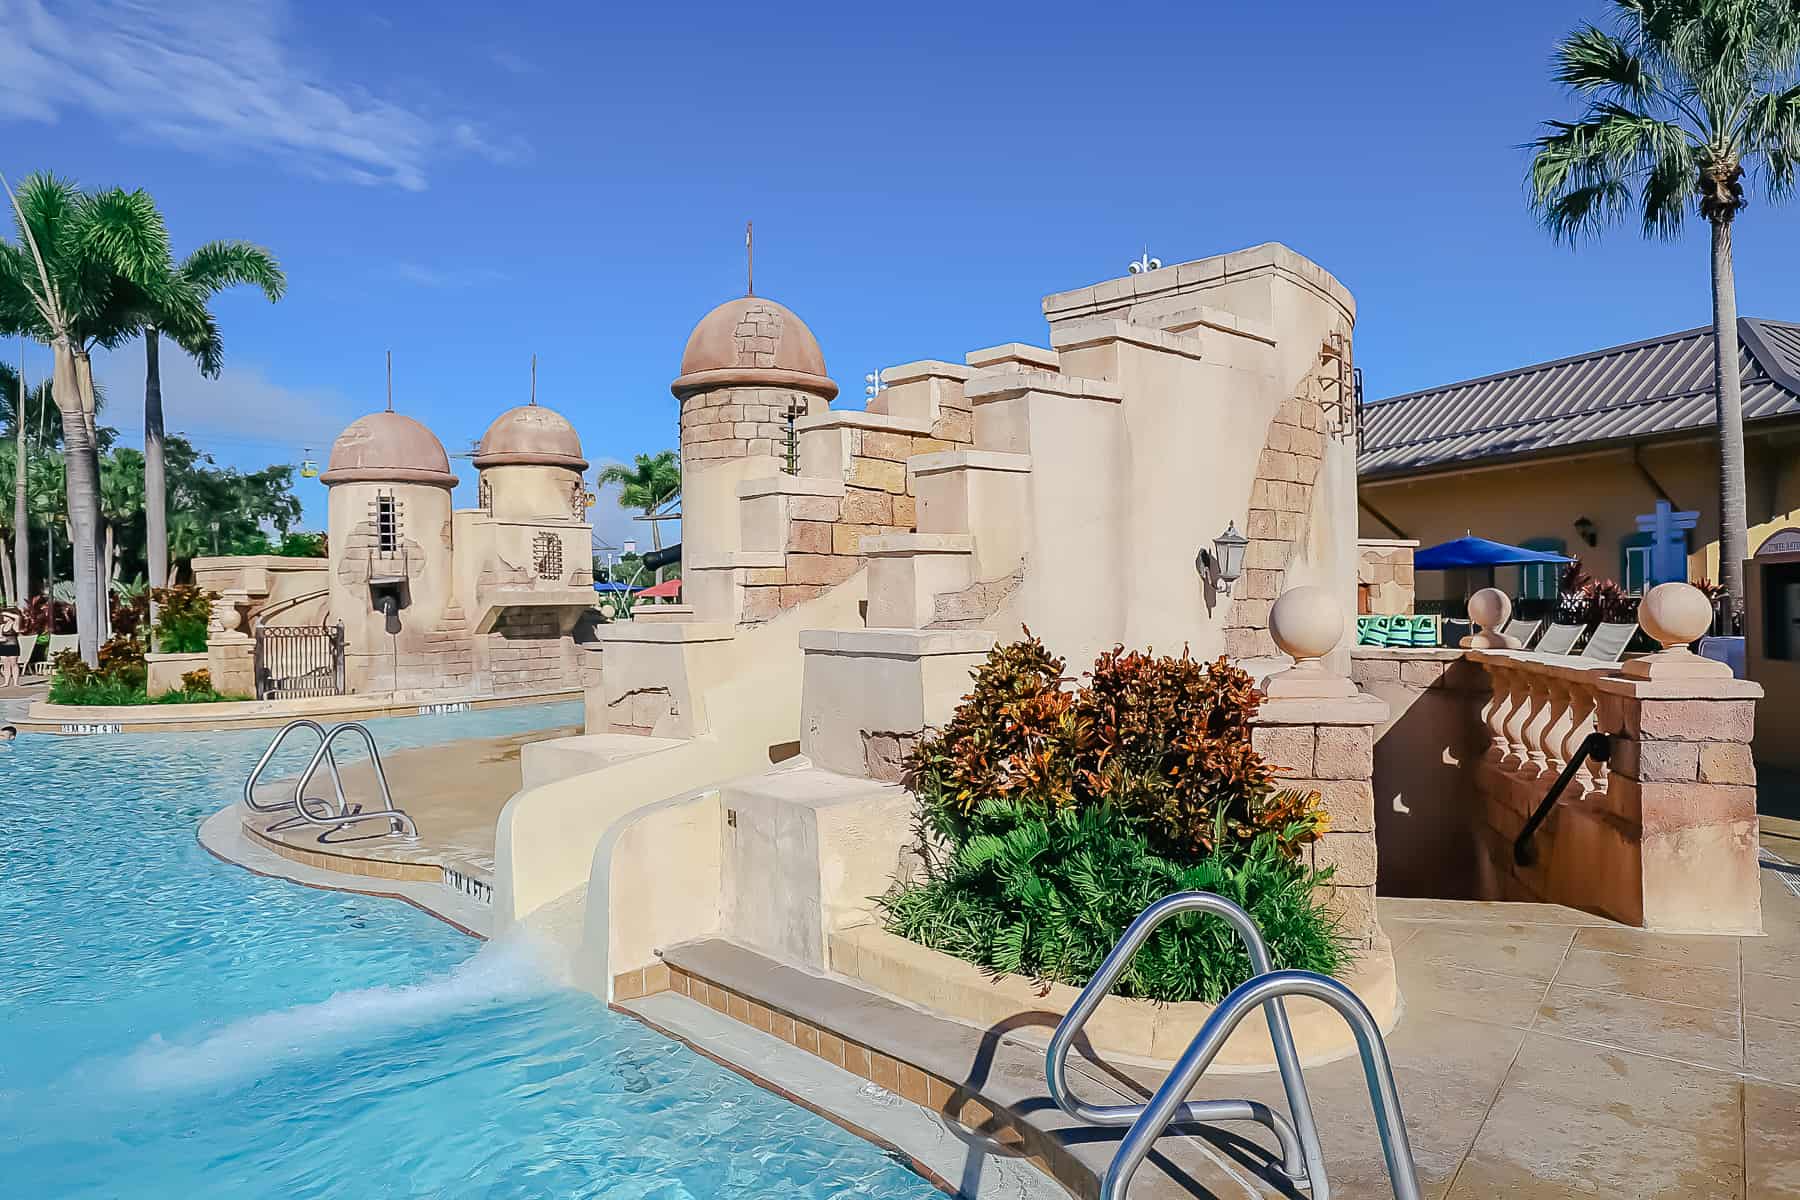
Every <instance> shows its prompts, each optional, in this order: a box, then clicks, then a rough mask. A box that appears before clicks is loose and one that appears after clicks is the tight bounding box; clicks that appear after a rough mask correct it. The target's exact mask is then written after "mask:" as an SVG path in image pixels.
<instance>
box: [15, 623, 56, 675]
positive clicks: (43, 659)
mask: <svg viewBox="0 0 1800 1200" xmlns="http://www.w3.org/2000/svg"><path fill="white" fill-rule="evenodd" d="M40 644H41V643H40V642H39V641H38V639H37V634H35V633H28V634H25V635H24V636H23V637H21V638H20V639H19V653H20V655H21V657H20V659H19V677H20V678H21V679H24V678H28V677H30V676H33V675H43V674H47V673H48V672H49V670H50V656H49V655H47V654H39V653H38V646H39V645H40Z"/></svg>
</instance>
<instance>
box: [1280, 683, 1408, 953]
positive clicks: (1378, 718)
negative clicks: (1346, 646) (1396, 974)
mask: <svg viewBox="0 0 1800 1200" xmlns="http://www.w3.org/2000/svg"><path fill="white" fill-rule="evenodd" d="M1386 716H1387V705H1386V704H1384V703H1383V702H1382V701H1380V700H1379V699H1376V698H1374V697H1372V696H1354V697H1350V698H1346V699H1325V700H1298V699H1275V700H1269V701H1266V702H1265V703H1264V704H1263V706H1262V709H1261V711H1259V712H1258V713H1257V715H1256V721H1255V728H1254V729H1253V730H1252V732H1251V738H1252V744H1253V745H1254V746H1255V748H1256V751H1257V753H1259V754H1261V755H1262V756H1263V758H1264V760H1265V761H1267V762H1268V763H1269V764H1270V765H1271V766H1274V767H1276V768H1278V779H1277V786H1279V787H1283V788H1298V789H1300V790H1302V791H1316V792H1318V793H1319V796H1320V799H1321V800H1322V801H1323V803H1324V808H1325V812H1326V815H1327V816H1328V817H1329V818H1330V827H1329V829H1328V831H1327V832H1326V834H1325V836H1324V837H1322V838H1320V839H1319V840H1318V841H1317V842H1315V843H1314V844H1313V845H1311V846H1309V847H1307V850H1306V853H1307V856H1308V858H1309V861H1310V862H1311V864H1312V865H1313V866H1314V867H1316V868H1318V869H1321V870H1322V869H1324V868H1326V867H1331V868H1332V869H1333V871H1334V874H1333V876H1332V883H1331V886H1330V887H1328V888H1326V889H1325V897H1326V904H1327V906H1328V907H1329V908H1330V909H1331V910H1332V911H1333V912H1334V913H1336V914H1337V916H1338V919H1339V921H1340V929H1341V931H1342V933H1343V934H1344V936H1346V937H1347V938H1349V939H1351V942H1352V944H1353V945H1354V946H1357V947H1359V948H1361V949H1365V950H1366V949H1369V948H1371V947H1373V946H1374V943H1375V937H1376V935H1377V933H1378V932H1379V927H1378V926H1377V924H1376V921H1375V877H1376V861H1377V855H1376V847H1375V792H1374V788H1373V782H1372V781H1373V777H1374V772H1375V758H1374V732H1375V728H1376V726H1377V725H1379V724H1380V723H1381V722H1382V721H1383V720H1384V719H1385V717H1386Z"/></svg>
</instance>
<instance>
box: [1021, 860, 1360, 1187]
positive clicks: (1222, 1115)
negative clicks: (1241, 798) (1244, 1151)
mask: <svg viewBox="0 0 1800 1200" xmlns="http://www.w3.org/2000/svg"><path fill="white" fill-rule="evenodd" d="M1185 912H1203V913H1211V914H1212V915H1213V916H1216V917H1220V918H1223V919H1224V920H1225V921H1226V922H1227V923H1228V924H1230V925H1231V926H1232V928H1234V929H1235V930H1236V931H1237V934H1238V937H1239V938H1240V939H1242V941H1243V943H1244V948H1245V949H1246V950H1248V951H1249V953H1250V969H1251V971H1252V972H1253V975H1252V978H1260V977H1262V976H1264V975H1267V974H1268V973H1269V971H1270V970H1271V968H1272V966H1273V964H1272V963H1271V962H1270V960H1269V951H1268V947H1266V946H1265V945H1264V944H1263V940H1262V933H1261V932H1260V931H1259V930H1258V929H1257V928H1256V922H1255V921H1254V920H1252V919H1251V917H1250V914H1249V913H1247V912H1245V911H1244V910H1243V909H1242V908H1240V907H1238V906H1237V905H1236V904H1233V903H1232V902H1231V901H1229V900H1227V899H1225V897H1223V896H1216V895H1214V894H1213V893H1211V892H1177V893H1175V894H1174V895H1172V896H1164V897H1163V898H1162V899H1161V900H1158V901H1157V902H1156V903H1154V904H1152V905H1151V906H1150V907H1148V908H1146V909H1145V910H1144V911H1143V912H1141V913H1139V914H1138V917H1137V920H1135V921H1133V922H1132V923H1131V925H1130V926H1129V927H1127V929H1126V930H1125V932H1124V934H1123V935H1121V936H1120V938H1119V941H1118V944H1117V945H1115V946H1114V947H1113V948H1112V952H1111V953H1110V954H1108V955H1107V956H1106V961H1104V962H1102V963H1101V964H1100V969H1099V970H1097V971H1095V972H1094V976H1093V978H1092V979H1090V980H1088V983H1087V986H1086V987H1084V988H1082V989H1081V995H1079V996H1077V997H1076V998H1075V1003H1074V1004H1071V1005H1070V1006H1069V1011H1068V1012H1067V1013H1065V1014H1064V1015H1063V1019H1062V1020H1061V1021H1059V1022H1057V1025H1056V1032H1055V1033H1053V1034H1051V1035H1050V1046H1049V1049H1048V1050H1047V1051H1045V1054H1044V1080H1045V1084H1046V1086H1047V1087H1048V1089H1049V1091H1050V1098H1051V1099H1052V1100H1054V1101H1056V1106H1057V1107H1058V1108H1060V1109H1062V1110H1063V1111H1064V1112H1066V1113H1068V1114H1069V1115H1070V1116H1071V1117H1074V1118H1075V1119H1076V1120H1078V1121H1087V1122H1090V1123H1092V1124H1095V1125H1131V1124H1132V1123H1133V1122H1135V1121H1137V1120H1139V1119H1140V1118H1141V1117H1142V1116H1143V1114H1144V1112H1145V1110H1146V1108H1147V1107H1148V1106H1146V1105H1143V1104H1088V1103H1086V1102H1085V1101H1083V1100H1081V1099H1080V1098H1079V1097H1078V1096H1076V1095H1075V1093H1074V1092H1072V1091H1071V1090H1070V1089H1069V1080H1068V1066H1069V1049H1070V1047H1072V1046H1073V1045H1074V1043H1075V1037H1076V1035H1077V1034H1078V1033H1080V1032H1081V1028H1082V1026H1083V1025H1085V1024H1086V1023H1087V1020H1088V1018H1089V1017H1090V1016H1092V1015H1093V1012H1094V1010H1095V1009H1096V1008H1098V1007H1099V1006H1100V1002H1101V1001H1102V1000H1104V999H1106V994H1107V993H1108V992H1109V991H1110V990H1111V989H1112V985H1113V983H1114V982H1115V981H1116V980H1117V979H1118V977H1119V976H1120V975H1122V974H1124V972H1125V968H1126V967H1127V966H1128V965H1130V963H1131V958H1132V955H1134V954H1136V953H1137V951H1138V948H1139V947H1140V946H1142V945H1143V944H1144V943H1145V942H1146V941H1148V940H1149V938H1150V935H1151V934H1152V933H1154V932H1155V931H1156V927H1157V926H1159V925H1161V924H1162V923H1163V922H1164V921H1167V920H1168V919H1169V918H1170V917H1173V916H1177V915H1179V914H1181V913H1185ZM1266 1014H1267V1018H1268V1023H1269V1040H1270V1041H1271V1042H1272V1043H1274V1046H1275V1063H1276V1066H1277V1067H1278V1068H1279V1069H1280V1071H1281V1084H1282V1087H1283V1089H1284V1090H1285V1091H1286V1092H1287V1099H1288V1108H1289V1109H1290V1110H1291V1111H1292V1113H1293V1123H1292V1124H1289V1122H1288V1121H1287V1119H1286V1118H1284V1117H1283V1116H1282V1115H1281V1114H1280V1113H1278V1112H1276V1111H1275V1110H1274V1109H1271V1108H1269V1107H1268V1106H1266V1105H1263V1104H1257V1103H1254V1102H1252V1101H1248V1100H1193V1101H1189V1102H1188V1103H1187V1104H1186V1105H1185V1106H1184V1107H1183V1110H1182V1112H1181V1114H1180V1115H1179V1117H1178V1118H1174V1117H1172V1118H1171V1120H1174V1119H1179V1120H1182V1121H1190V1122H1198V1123H1207V1122H1216V1121H1255V1122H1257V1123H1258V1124H1260V1125H1265V1126H1267V1127H1268V1128H1269V1129H1270V1130H1271V1131H1272V1132H1273V1133H1274V1134H1275V1139H1276V1141H1278V1142H1279V1143H1280V1144H1281V1159H1282V1164H1281V1169H1282V1171H1283V1173H1285V1174H1286V1175H1287V1176H1288V1178H1289V1179H1290V1180H1292V1181H1293V1182H1294V1184H1295V1185H1296V1186H1300V1187H1310V1188H1311V1189H1312V1192H1313V1198H1314V1200H1331V1185H1330V1184H1329V1183H1328V1182H1327V1181H1326V1179H1325V1156H1324V1152H1323V1151H1321V1150H1320V1149H1319V1131H1318V1127H1317V1125H1315V1124H1314V1122H1313V1113H1312V1101H1311V1100H1310V1099H1309V1098H1308V1096H1307V1094H1306V1079H1305V1077H1304V1076H1303V1075H1302V1074H1301V1071H1300V1055H1299V1053H1298V1052H1297V1051H1296V1050H1295V1049H1294V1034H1293V1030H1292V1029H1290V1028H1289V1026H1288V1019H1287V1010H1286V1009H1285V1008H1284V1007H1283V1006H1282V1003H1281V1000H1280V999H1279V997H1272V998H1270V999H1269V1000H1268V1001H1267V1002H1266ZM1182 1094H1183V1095H1184V1096H1185V1095H1186V1094H1187V1093H1186V1092H1183V1093H1182ZM1164 1124H1167V1122H1164Z"/></svg>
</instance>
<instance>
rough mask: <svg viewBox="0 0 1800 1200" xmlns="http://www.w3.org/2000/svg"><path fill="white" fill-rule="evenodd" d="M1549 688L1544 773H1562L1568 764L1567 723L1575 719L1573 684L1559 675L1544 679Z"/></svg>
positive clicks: (1552, 774)
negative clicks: (1548, 716)
mask: <svg viewBox="0 0 1800 1200" xmlns="http://www.w3.org/2000/svg"><path fill="white" fill-rule="evenodd" d="M1544 682H1545V685H1546V686H1547V687H1548V688H1549V689H1550V712H1551V717H1550V722H1549V724H1548V725H1546V726H1545V727H1544V766H1545V767H1546V770H1545V774H1547V775H1551V776H1555V775H1560V774H1562V769H1563V768H1564V767H1566V766H1568V765H1569V752H1568V745H1567V744H1568V740H1569V725H1570V723H1571V722H1572V721H1573V720H1574V719H1575V685H1574V684H1573V683H1571V682H1570V681H1569V680H1567V679H1564V678H1561V677H1560V676H1556V675H1552V676H1550V677H1549V678H1548V679H1546V680H1545V681H1544Z"/></svg>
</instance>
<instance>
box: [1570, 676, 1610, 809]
mask: <svg viewBox="0 0 1800 1200" xmlns="http://www.w3.org/2000/svg"><path fill="white" fill-rule="evenodd" d="M1597 708H1598V704H1597V697H1596V695H1595V692H1594V689H1593V688H1592V687H1591V686H1590V685H1589V684H1588V683H1587V682H1586V681H1585V680H1584V681H1582V682H1579V683H1570V684H1569V721H1568V732H1567V733H1566V734H1565V735H1564V736H1563V744H1562V758H1563V762H1564V763H1567V762H1568V761H1569V760H1570V759H1572V758H1574V757H1575V756H1576V755H1577V754H1579V753H1580V752H1581V743H1583V742H1585V741H1586V740H1587V736H1588V734H1590V733H1592V732H1594V729H1595V724H1594V715H1595V712H1596V710H1597ZM1600 766H1601V764H1599V763H1596V762H1595V761H1594V760H1593V759H1586V760H1584V761H1583V762H1582V764H1581V766H1580V768H1579V769H1577V770H1576V772H1575V778H1574V779H1572V780H1571V781H1570V783H1569V786H1570V787H1575V788H1579V789H1581V792H1582V794H1583V795H1586V794H1589V793H1592V792H1595V791H1597V790H1599V787H1600V775H1599V771H1598V770H1597V768H1599V767H1600Z"/></svg>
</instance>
